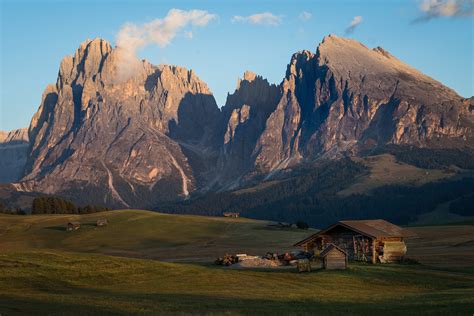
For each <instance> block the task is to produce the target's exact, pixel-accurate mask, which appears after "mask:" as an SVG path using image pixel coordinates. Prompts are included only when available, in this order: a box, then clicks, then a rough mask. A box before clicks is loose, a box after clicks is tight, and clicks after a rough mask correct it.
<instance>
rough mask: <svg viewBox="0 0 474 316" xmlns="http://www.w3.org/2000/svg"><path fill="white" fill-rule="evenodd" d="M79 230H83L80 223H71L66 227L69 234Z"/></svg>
mask: <svg viewBox="0 0 474 316" xmlns="http://www.w3.org/2000/svg"><path fill="white" fill-rule="evenodd" d="M79 228H81V223H79V222H69V223H67V226H66V230H67V231H68V232H70V231H74V230H78V229H79Z"/></svg>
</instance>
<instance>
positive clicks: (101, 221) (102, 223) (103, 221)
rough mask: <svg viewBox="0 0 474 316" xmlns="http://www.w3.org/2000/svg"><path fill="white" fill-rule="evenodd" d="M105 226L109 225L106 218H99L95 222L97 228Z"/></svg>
mask: <svg viewBox="0 0 474 316" xmlns="http://www.w3.org/2000/svg"><path fill="white" fill-rule="evenodd" d="M107 225H109V221H108V220H107V218H99V219H98V220H97V223H96V226H97V227H104V226H107Z"/></svg>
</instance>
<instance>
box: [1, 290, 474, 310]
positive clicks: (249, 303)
mask: <svg viewBox="0 0 474 316" xmlns="http://www.w3.org/2000/svg"><path fill="white" fill-rule="evenodd" d="M191 286H192V285H191ZM80 292H81V293H74V294H79V295H78V296H77V297H74V296H73V295H74V294H73V293H71V295H68V296H67V297H63V296H55V295H51V296H48V297H47V299H48V300H49V301H47V300H45V299H44V298H43V299H41V300H40V299H38V298H35V297H17V296H12V295H0V314H5V315H25V314H28V315H45V314H48V315H57V314H60V315H63V314H67V315H130V314H141V315H143V314H153V315H156V314H183V313H184V314H193V315H198V314H199V315H201V314H215V315H220V314H226V315H236V314H238V315H316V314H317V315H348V314H350V315H378V316H379V315H401V314H403V315H420V314H430V315H432V314H436V315H448V314H450V315H453V314H466V315H470V313H471V312H472V308H473V303H472V302H466V301H462V300H461V301H459V300H458V301H457V302H456V303H451V302H450V300H449V299H447V300H444V301H442V302H439V301H438V302H437V304H430V303H429V302H430V301H431V300H432V299H433V298H434V297H431V296H427V297H423V298H421V297H414V298H413V299H412V300H406V299H405V300H397V299H392V300H383V301H376V302H368V301H361V302H351V301H346V300H339V301H335V300H328V298H327V297H321V298H315V297H313V298H308V299H300V300H295V299H284V298H282V299H274V300H272V299H258V298H248V297H235V296H232V295H229V294H224V295H222V296H216V295H203V294H200V293H197V294H161V293H124V292H115V291H105V290H104V291H101V290H91V291H90V292H88V293H86V292H85V291H80ZM86 297H90V298H91V299H90V300H84V298H86ZM420 298H421V299H420Z"/></svg>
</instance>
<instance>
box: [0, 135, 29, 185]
mask: <svg viewBox="0 0 474 316" xmlns="http://www.w3.org/2000/svg"><path fill="white" fill-rule="evenodd" d="M27 155H28V130H27V129H26V128H21V129H15V130H12V131H9V132H4V131H0V183H9V182H14V181H17V180H19V179H20V178H21V177H22V176H23V172H24V169H25V163H26V158H27Z"/></svg>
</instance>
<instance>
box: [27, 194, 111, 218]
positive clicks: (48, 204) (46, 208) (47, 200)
mask: <svg viewBox="0 0 474 316" xmlns="http://www.w3.org/2000/svg"><path fill="white" fill-rule="evenodd" d="M111 210H112V209H111V208H110V207H106V206H102V205H86V206H82V207H77V206H76V205H75V204H74V203H73V202H71V201H69V200H65V199H63V198H60V197H52V196H42V197H37V198H35V199H34V200H33V203H32V206H31V214H91V213H97V212H106V211H111Z"/></svg>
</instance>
